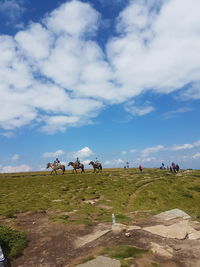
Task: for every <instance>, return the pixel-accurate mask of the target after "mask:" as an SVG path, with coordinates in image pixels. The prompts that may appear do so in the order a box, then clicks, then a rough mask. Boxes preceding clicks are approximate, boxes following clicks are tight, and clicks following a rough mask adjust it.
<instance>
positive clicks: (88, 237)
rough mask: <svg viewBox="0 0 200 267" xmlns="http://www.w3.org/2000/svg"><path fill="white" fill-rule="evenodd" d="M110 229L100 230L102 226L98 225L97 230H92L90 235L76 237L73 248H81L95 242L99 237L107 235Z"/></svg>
mask: <svg viewBox="0 0 200 267" xmlns="http://www.w3.org/2000/svg"><path fill="white" fill-rule="evenodd" d="M110 231H111V230H110V229H108V228H107V229H102V225H99V226H98V227H97V228H95V229H94V231H93V232H92V233H91V234H88V235H85V236H81V237H78V238H77V239H76V240H75V242H74V243H75V247H76V248H80V247H83V246H84V245H86V244H88V243H90V242H92V241H94V240H97V239H98V238H100V237H101V236H103V235H105V234H107V233H108V232H110Z"/></svg>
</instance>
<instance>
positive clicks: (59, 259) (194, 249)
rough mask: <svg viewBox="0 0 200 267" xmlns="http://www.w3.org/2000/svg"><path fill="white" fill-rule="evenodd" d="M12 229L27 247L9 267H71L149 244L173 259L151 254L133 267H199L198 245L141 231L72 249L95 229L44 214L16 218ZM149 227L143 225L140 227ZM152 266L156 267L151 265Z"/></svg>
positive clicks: (109, 237)
mask: <svg viewBox="0 0 200 267" xmlns="http://www.w3.org/2000/svg"><path fill="white" fill-rule="evenodd" d="M16 225H17V226H18V227H19V228H21V229H23V230H24V231H25V232H26V234H27V236H28V239H29V243H28V247H27V248H26V249H25V250H24V253H23V255H22V256H21V257H19V258H17V259H15V260H13V261H12V262H11V267H27V266H28V267H33V266H34V267H71V266H75V265H76V264H78V263H79V262H80V259H81V258H84V257H86V256H88V255H98V253H99V252H100V250H101V249H102V248H103V247H106V246H110V245H120V244H127V245H132V246H137V247H140V248H144V249H149V248H150V244H151V242H154V243H156V244H159V245H162V246H166V245H168V246H170V247H171V248H172V249H173V258H172V259H167V258H165V257H161V256H158V255H156V254H153V253H148V254H145V255H144V257H142V258H141V259H138V260H134V264H135V265H134V266H139V267H144V266H147V267H148V266H149V267H150V266H152V264H153V263H156V264H158V266H162V267H169V266H170V267H197V266H200V265H199V263H200V241H198V240H196V241H191V240H175V239H166V238H162V237H159V236H156V235H153V234H151V233H148V232H146V231H143V230H136V231H130V236H129V237H127V236H126V235H125V232H123V231H122V232H120V233H118V234H113V233H112V232H108V233H107V234H106V235H103V236H102V237H100V238H99V239H97V240H94V241H92V242H91V243H88V244H86V245H84V246H83V247H81V248H75V246H74V241H75V240H76V239H77V237H81V236H87V235H88V234H89V233H91V232H93V230H94V227H95V226H90V227H89V226H87V227H83V226H75V225H74V226H71V225H67V224H59V223H55V222H52V221H50V220H49V214H48V213H45V212H43V213H40V212H36V213H26V214H20V215H18V217H17V218H16ZM147 225H149V221H143V222H142V224H140V226H142V227H143V226H147ZM155 266H156V265H155Z"/></svg>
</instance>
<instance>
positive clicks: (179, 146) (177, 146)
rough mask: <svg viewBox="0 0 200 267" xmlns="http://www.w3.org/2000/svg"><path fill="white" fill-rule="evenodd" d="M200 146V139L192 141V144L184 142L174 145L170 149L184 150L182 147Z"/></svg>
mask: <svg viewBox="0 0 200 267" xmlns="http://www.w3.org/2000/svg"><path fill="white" fill-rule="evenodd" d="M199 146H200V140H198V141H196V142H194V143H192V144H182V145H173V146H172V147H170V148H169V150H174V151H176V150H182V149H192V148H195V147H199Z"/></svg>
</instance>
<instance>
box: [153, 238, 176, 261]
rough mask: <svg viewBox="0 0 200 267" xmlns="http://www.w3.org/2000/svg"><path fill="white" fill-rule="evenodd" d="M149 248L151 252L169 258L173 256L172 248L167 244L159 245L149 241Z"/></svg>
mask: <svg viewBox="0 0 200 267" xmlns="http://www.w3.org/2000/svg"><path fill="white" fill-rule="evenodd" d="M151 250H152V251H153V253H155V254H158V255H159V256H161V257H165V258H168V259H171V258H172V257H173V249H172V248H171V247H169V246H165V247H163V246H161V245H159V244H156V243H153V242H151Z"/></svg>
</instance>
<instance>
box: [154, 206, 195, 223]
mask: <svg viewBox="0 0 200 267" xmlns="http://www.w3.org/2000/svg"><path fill="white" fill-rule="evenodd" d="M154 217H155V218H156V219H160V220H164V221H169V220H172V219H176V218H182V219H190V218H191V217H190V216H189V215H188V214H187V213H185V212H184V211H182V210H180V209H173V210H168V211H165V212H161V213H159V214H157V215H155V216H154Z"/></svg>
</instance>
